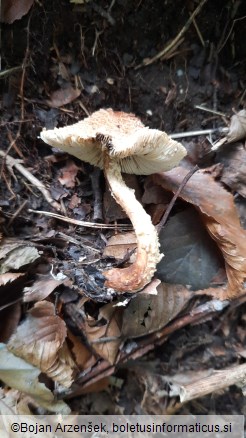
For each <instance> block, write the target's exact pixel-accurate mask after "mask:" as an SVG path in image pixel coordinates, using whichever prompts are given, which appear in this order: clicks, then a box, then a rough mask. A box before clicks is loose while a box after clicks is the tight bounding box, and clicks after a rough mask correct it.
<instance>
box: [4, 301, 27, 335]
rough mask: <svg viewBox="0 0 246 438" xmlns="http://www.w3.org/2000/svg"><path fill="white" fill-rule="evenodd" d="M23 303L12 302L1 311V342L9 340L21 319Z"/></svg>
mask: <svg viewBox="0 0 246 438" xmlns="http://www.w3.org/2000/svg"><path fill="white" fill-rule="evenodd" d="M21 314H22V311H21V303H20V302H19V303H15V304H12V305H11V306H9V307H6V308H5V309H3V310H2V311H1V321H0V342H4V343H6V342H8V340H9V338H10V336H12V334H13V333H14V332H15V330H16V328H17V326H18V324H19V322H20V319H21Z"/></svg>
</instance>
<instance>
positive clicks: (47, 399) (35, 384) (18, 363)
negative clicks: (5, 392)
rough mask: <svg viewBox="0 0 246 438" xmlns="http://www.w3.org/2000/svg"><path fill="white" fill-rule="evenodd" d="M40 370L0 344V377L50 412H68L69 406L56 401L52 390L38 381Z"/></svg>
mask: <svg viewBox="0 0 246 438" xmlns="http://www.w3.org/2000/svg"><path fill="white" fill-rule="evenodd" d="M39 374H40V370H39V369H38V368H36V367H35V366H33V365H31V364H30V363H27V362H26V361H25V360H23V359H21V358H19V357H17V356H15V355H14V354H13V353H11V352H10V351H9V350H8V348H7V346H6V345H4V344H0V379H1V380H2V381H3V382H4V383H5V384H6V385H7V386H10V387H11V388H15V389H18V391H20V392H24V393H25V394H28V395H30V396H31V397H32V398H33V399H34V400H35V402H36V403H37V404H38V405H40V406H43V407H44V408H45V409H48V410H49V411H51V412H57V413H62V414H69V412H70V409H69V407H68V406H67V405H66V404H65V403H64V402H62V401H56V400H55V398H54V396H53V394H52V392H51V391H50V390H49V389H48V388H46V386H45V385H44V384H43V383H40V382H39V380H38V376H39Z"/></svg>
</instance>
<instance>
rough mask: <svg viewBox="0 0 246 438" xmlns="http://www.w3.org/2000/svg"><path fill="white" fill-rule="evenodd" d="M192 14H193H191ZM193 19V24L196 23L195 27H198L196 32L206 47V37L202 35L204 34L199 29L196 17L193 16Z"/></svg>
mask: <svg viewBox="0 0 246 438" xmlns="http://www.w3.org/2000/svg"><path fill="white" fill-rule="evenodd" d="M190 15H191V14H190ZM192 21H193V24H194V28H195V29H196V33H197V35H198V38H199V40H200V41H201V43H202V46H203V47H205V43H204V39H203V36H202V34H201V32H200V29H199V27H198V25H197V22H196V19H195V17H193V19H192Z"/></svg>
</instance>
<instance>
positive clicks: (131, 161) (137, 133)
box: [40, 108, 186, 175]
mask: <svg viewBox="0 0 246 438" xmlns="http://www.w3.org/2000/svg"><path fill="white" fill-rule="evenodd" d="M40 137H41V138H42V140H43V141H44V142H45V143H48V144H49V145H50V146H55V147H57V148H59V149H61V150H63V151H65V152H68V153H69V154H71V155H74V156H75V157H77V158H79V159H80V160H82V161H86V162H88V163H90V164H93V165H94V166H98V167H100V168H101V169H103V156H104V151H105V150H107V151H108V155H109V157H112V158H114V159H115V160H116V161H117V162H118V163H119V165H120V167H121V171H122V172H125V173H134V174H136V175H149V174H152V173H155V172H162V171H167V170H170V169H172V168H173V167H175V166H177V165H178V163H179V162H180V160H181V159H182V158H183V157H184V156H185V155H186V149H185V148H184V147H183V146H182V145H181V144H180V143H178V142H177V141H175V140H172V139H171V138H170V137H169V136H168V135H167V134H166V133H165V132H162V131H159V130H157V129H149V128H148V127H146V126H144V125H143V124H142V122H141V121H140V120H139V119H138V118H137V117H136V116H135V115H134V114H129V113H124V112H119V111H113V110H112V109H111V108H109V109H101V110H99V111H96V112H94V113H93V114H92V115H91V116H89V117H87V118H85V119H84V120H82V121H81V122H78V123H75V124H74V125H70V126H66V127H64V128H55V129H52V130H48V131H46V130H43V131H42V132H41V134H40Z"/></svg>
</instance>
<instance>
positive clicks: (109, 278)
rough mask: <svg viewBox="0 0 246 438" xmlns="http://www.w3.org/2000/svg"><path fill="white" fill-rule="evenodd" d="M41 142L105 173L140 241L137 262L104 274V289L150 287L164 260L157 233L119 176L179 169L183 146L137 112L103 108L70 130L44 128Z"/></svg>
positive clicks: (120, 289)
mask: <svg viewBox="0 0 246 438" xmlns="http://www.w3.org/2000/svg"><path fill="white" fill-rule="evenodd" d="M40 136H41V138H42V140H43V141H45V142H46V143H48V144H49V145H51V146H55V147H58V148H60V149H62V150H63V151H66V152H68V153H69V154H71V155H74V156H75V157H77V158H79V159H80V160H82V161H86V162H88V163H90V164H93V165H95V166H98V167H100V168H101V169H103V170H104V174H105V177H106V179H107V181H108V184H109V187H110V189H111V192H112V195H113V197H114V198H115V200H116V201H117V202H118V204H120V205H121V207H122V208H123V209H124V210H125V212H126V213H127V215H128V216H129V218H130V220H131V222H132V225H133V227H134V230H135V233H136V237H137V256H136V261H135V262H134V263H133V264H132V265H131V266H129V267H127V268H123V269H119V268H113V269H110V270H108V271H105V272H103V275H104V277H105V278H106V281H105V286H106V287H108V288H113V289H114V290H116V291H121V292H136V291H138V290H140V289H142V288H143V287H144V286H145V285H146V284H148V283H149V282H150V280H151V278H152V276H153V274H154V273H155V271H156V265H157V263H158V262H159V261H160V260H161V258H162V254H160V251H159V241H158V235H157V232H156V229H155V227H154V225H153V224H152V222H151V218H150V216H149V215H148V214H147V213H146V212H145V210H144V208H143V207H142V205H141V204H140V203H139V202H138V201H137V199H136V198H135V194H134V190H132V189H130V188H129V187H127V186H126V184H125V182H124V180H123V178H122V176H121V172H125V173H134V174H137V175H149V174H152V173H156V172H161V171H167V170H170V169H172V168H173V167H175V166H177V165H178V163H179V162H180V160H181V159H182V158H183V157H184V156H185V155H186V150H185V148H184V147H183V146H182V145H181V144H180V143H178V142H176V141H174V140H172V139H171V138H170V137H169V136H168V135H167V134H166V133H165V132H162V131H159V130H156V129H149V128H148V127H145V126H144V125H143V124H142V122H141V121H140V120H139V119H138V118H137V117H136V116H135V115H133V114H128V113H124V112H116V111H113V110H112V109H107V110H103V109H101V110H99V111H96V112H95V113H93V114H92V115H91V116H90V117H88V118H86V119H84V120H82V121H81V122H79V123H76V124H74V125H71V126H66V127H64V128H58V129H57V128H55V129H54V130H48V131H46V130H43V131H42V132H41V134H40Z"/></svg>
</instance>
